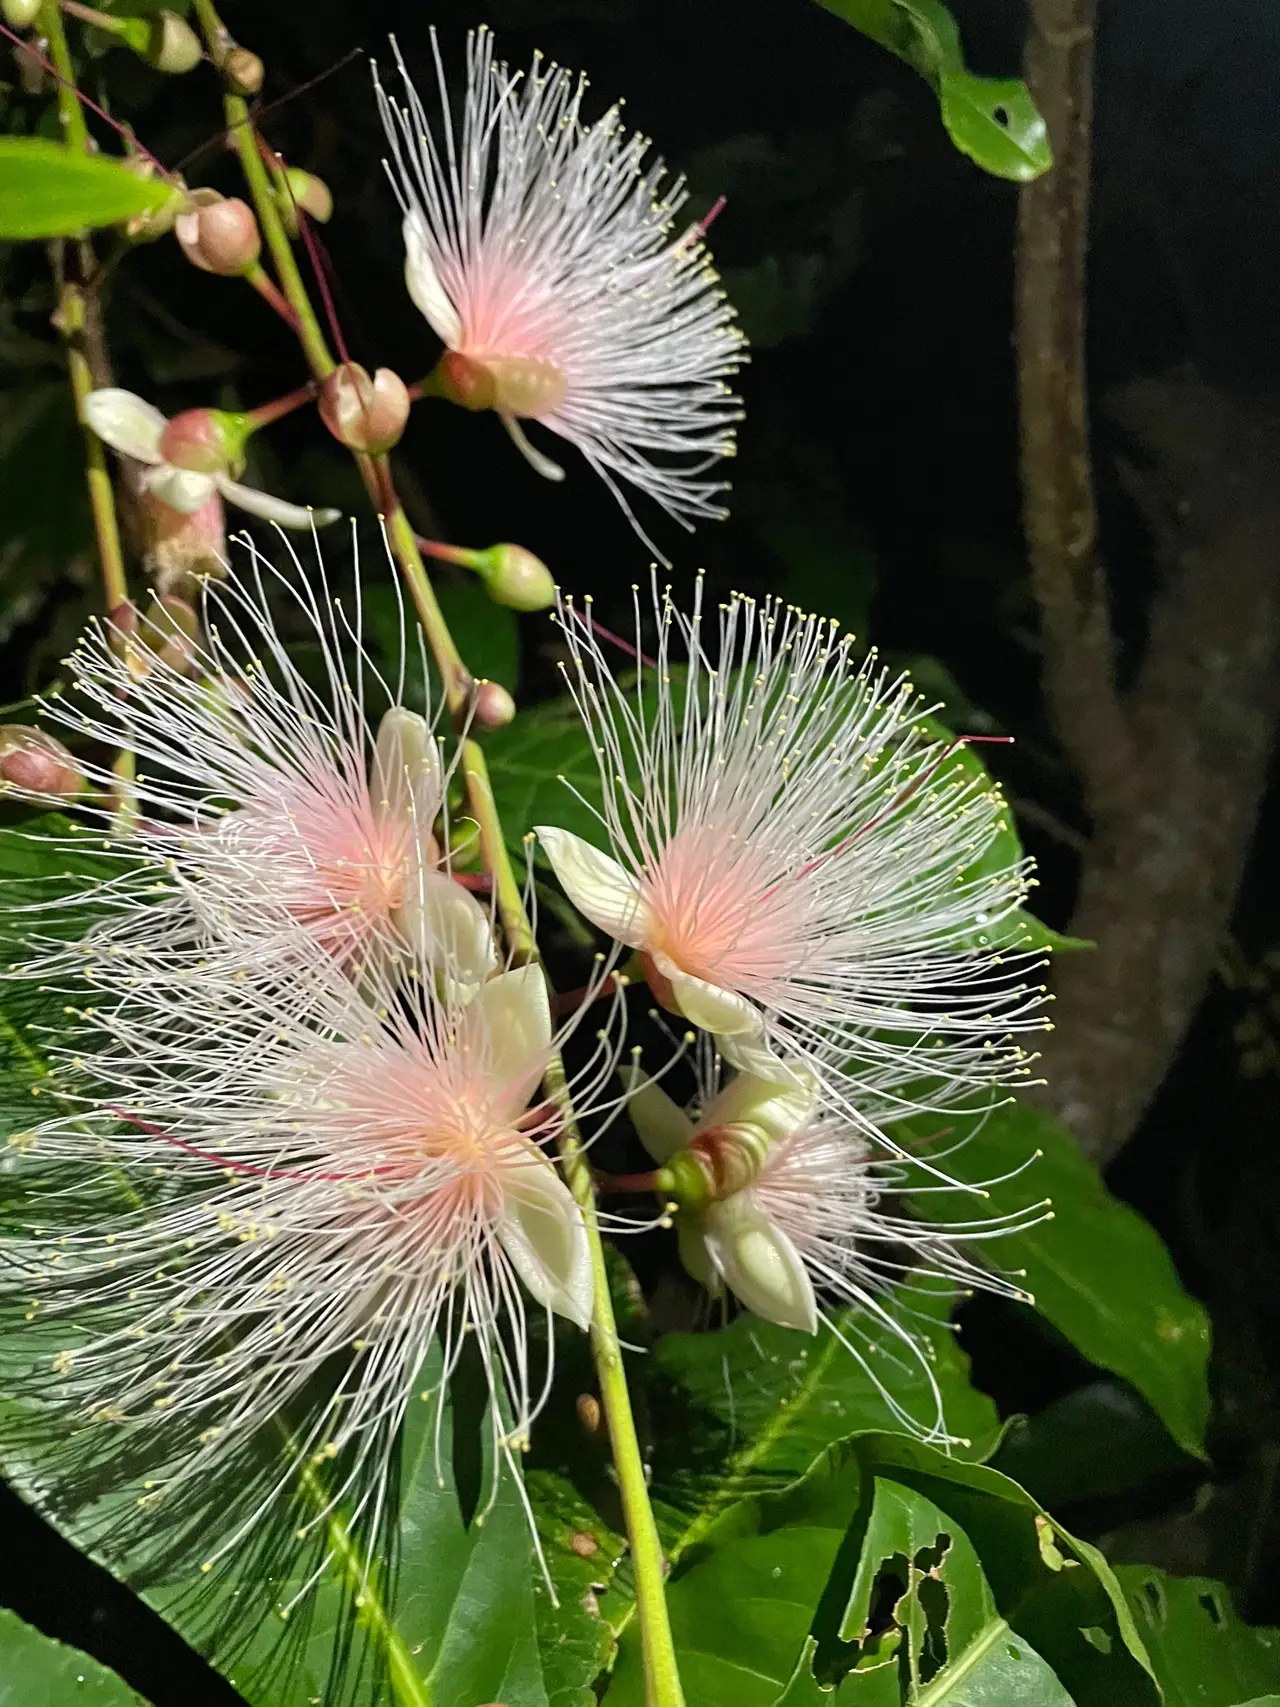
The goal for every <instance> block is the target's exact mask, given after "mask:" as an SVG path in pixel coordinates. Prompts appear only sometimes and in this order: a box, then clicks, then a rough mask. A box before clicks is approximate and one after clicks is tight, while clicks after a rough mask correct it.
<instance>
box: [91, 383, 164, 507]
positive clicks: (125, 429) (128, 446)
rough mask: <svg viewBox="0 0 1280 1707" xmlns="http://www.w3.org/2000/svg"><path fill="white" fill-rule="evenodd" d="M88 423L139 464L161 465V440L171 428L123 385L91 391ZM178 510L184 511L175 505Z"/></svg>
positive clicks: (154, 409) (153, 407)
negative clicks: (134, 458)
mask: <svg viewBox="0 0 1280 1707" xmlns="http://www.w3.org/2000/svg"><path fill="white" fill-rule="evenodd" d="M84 422H85V425H86V426H87V427H88V428H89V429H90V431H91V432H95V433H96V434H97V435H98V437H99V438H100V439H102V440H103V442H104V443H106V444H109V445H110V446H111V448H112V450H118V451H123V453H124V454H125V456H132V457H136V458H137V460H138V461H139V462H152V463H155V462H159V461H160V460H161V457H160V440H161V439H162V438H163V437H164V430H165V428H166V427H167V426H168V425H169V423H168V420H167V419H166V418H165V416H163V415H162V414H161V413H160V411H159V410H158V409H157V408H156V407H155V406H154V404H151V403H148V402H147V401H146V399H145V398H142V397H135V396H134V394H133V392H132V391H122V390H121V389H120V387H119V386H116V385H107V386H103V387H102V389H101V390H99V391H91V392H90V393H89V395H88V396H87V397H86V398H85V400H84ZM174 508H175V509H178V508H180V506H179V505H176V504H175V505H174Z"/></svg>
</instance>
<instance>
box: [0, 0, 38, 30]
mask: <svg viewBox="0 0 1280 1707" xmlns="http://www.w3.org/2000/svg"><path fill="white" fill-rule="evenodd" d="M40 6H41V0H0V16H2V17H3V18H4V21H5V23H6V24H8V26H9V28H10V29H11V30H29V29H30V28H31V26H32V24H34V23H35V21H36V19H37V18H38V17H39V15H40Z"/></svg>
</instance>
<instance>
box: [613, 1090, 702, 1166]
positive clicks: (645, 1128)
mask: <svg viewBox="0 0 1280 1707" xmlns="http://www.w3.org/2000/svg"><path fill="white" fill-rule="evenodd" d="M622 1080H623V1083H624V1084H625V1085H626V1087H627V1113H628V1114H629V1115H630V1116H631V1122H632V1125H633V1126H634V1127H635V1129H636V1133H637V1134H638V1136H639V1139H640V1142H641V1143H642V1144H643V1145H644V1147H645V1149H646V1150H647V1151H648V1152H649V1154H650V1155H651V1156H652V1157H653V1159H654V1161H655V1162H657V1163H658V1165H659V1167H661V1166H662V1165H663V1163H665V1162H669V1161H670V1160H671V1158H672V1156H674V1155H676V1154H678V1153H679V1151H681V1150H684V1149H686V1148H687V1147H688V1145H689V1144H690V1142H691V1141H692V1139H693V1135H694V1131H695V1128H694V1124H693V1122H692V1121H691V1120H690V1119H689V1116H688V1115H687V1114H686V1113H685V1112H684V1110H683V1109H682V1108H681V1107H680V1105H679V1103H678V1102H676V1101H674V1099H673V1098H671V1097H669V1096H668V1095H667V1093H666V1091H664V1090H663V1088H662V1086H661V1085H660V1084H658V1082H657V1080H656V1079H651V1078H649V1077H648V1075H647V1074H646V1073H645V1072H644V1071H643V1069H642V1068H640V1067H626V1068H624V1069H623V1072H622Z"/></svg>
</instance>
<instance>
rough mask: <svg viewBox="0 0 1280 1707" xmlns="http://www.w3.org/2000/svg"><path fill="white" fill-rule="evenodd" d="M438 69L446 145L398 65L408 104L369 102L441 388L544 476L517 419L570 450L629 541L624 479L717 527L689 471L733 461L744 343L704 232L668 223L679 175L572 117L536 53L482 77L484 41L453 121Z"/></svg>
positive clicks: (572, 101) (478, 41)
mask: <svg viewBox="0 0 1280 1707" xmlns="http://www.w3.org/2000/svg"><path fill="white" fill-rule="evenodd" d="M432 42H433V46H435V36H434V32H433V35H432ZM435 55H436V72H437V81H438V83H439V90H440V102H441V106H442V108H443V112H444V123H443V130H442V134H443V142H440V141H438V140H437V133H436V132H435V131H434V130H433V128H432V124H431V121H430V119H429V118H428V116H427V112H426V109H425V106H424V104H423V102H422V100H421V99H420V97H419V96H418V94H417V92H416V91H415V90H414V88H413V86H412V84H411V83H410V81H409V78H408V74H407V73H406V72H404V67H403V65H401V67H400V69H401V72H402V74H403V75H404V80H405V87H406V94H405V104H404V106H400V105H398V104H397V103H396V102H395V101H393V100H392V99H391V98H390V97H389V96H388V95H387V94H386V93H385V91H384V90H383V89H382V88H381V86H379V88H378V100H379V104H380V106H381V109H382V116H383V122H384V124H385V126H386V131H387V136H388V138H389V141H390V144H391V149H392V153H393V156H394V170H393V172H392V182H393V184H394V186H395V190H396V195H397V197H398V199H399V202H400V206H401V208H402V210H403V213H404V240H405V250H406V262H405V277H406V280H407V283H408V287H409V293H410V295H411V296H412V298H413V300H414V302H415V303H416V305H417V307H418V308H419V309H420V310H421V312H422V314H423V315H424V316H425V318H426V319H427V320H428V322H429V323H430V325H431V326H432V328H433V329H434V330H435V331H436V333H438V335H439V336H440V337H441V338H442V339H443V341H444V343H445V345H446V346H447V352H448V353H447V354H446V356H445V358H444V361H443V362H442V363H441V366H440V369H439V370H438V372H437V376H436V383H437V386H438V389H440V390H441V391H442V392H443V393H444V394H445V395H447V396H450V397H452V398H453V399H454V401H456V402H461V403H464V404H465V405H466V406H468V407H471V408H492V409H494V410H496V411H497V413H498V414H499V415H500V417H501V418H502V420H503V422H504V423H505V425H506V427H507V429H508V431H509V432H510V433H511V435H512V437H513V439H514V440H515V441H516V443H517V444H518V445H519V447H520V448H521V450H522V451H523V452H524V454H525V455H526V456H527V457H528V459H529V460H530V462H531V463H532V464H533V466H534V467H535V468H537V469H538V470H539V471H540V472H541V473H543V474H545V475H547V476H549V477H550V478H553V479H560V478H562V470H560V469H559V468H558V467H557V466H556V464H555V463H553V462H551V461H550V460H549V459H548V458H547V457H546V456H544V455H543V454H542V452H540V451H538V450H535V449H534V447H533V446H531V445H530V444H529V442H528V440H527V438H526V437H525V435H524V432H523V430H522V428H521V425H520V422H521V421H522V420H534V421H537V422H539V423H540V424H541V425H542V426H545V427H546V428H547V429H548V430H549V431H551V432H554V433H558V434H559V435H560V436H561V437H562V438H565V439H567V440H568V441H569V442H570V443H571V444H574V445H576V446H577V447H578V449H579V450H580V451H581V452H582V454H583V456H584V457H585V458H586V459H587V461H588V462H589V463H590V464H591V466H592V467H593V468H594V469H595V470H596V471H597V473H598V474H600V475H601V477H602V478H603V479H604V480H605V482H606V483H607V485H608V486H609V488H610V490H611V491H612V492H613V493H614V495H615V496H616V497H617V499H618V501H619V502H620V503H621V504H622V507H623V509H624V510H626V512H627V515H628V516H629V517H631V519H632V522H633V524H634V525H636V526H637V529H638V531H641V533H642V537H643V530H641V529H640V528H639V524H638V523H636V522H635V518H634V516H633V515H632V512H631V509H630V506H629V505H628V503H627V499H626V497H625V496H624V494H623V491H622V486H623V485H624V484H625V485H629V486H633V487H635V488H636V489H637V490H639V491H641V492H644V493H645V494H646V495H647V496H648V497H650V498H652V499H653V500H654V501H655V502H656V503H658V504H660V505H661V506H662V508H663V509H664V510H665V511H666V512H667V513H668V514H669V515H671V516H673V517H674V518H675V519H676V520H677V521H679V522H680V523H682V524H683V525H684V526H687V527H688V526H692V524H693V521H694V520H696V519H698V518H700V517H706V516H718V515H722V514H723V513H724V512H723V510H722V509H721V508H720V507H719V505H718V504H717V502H716V498H717V495H718V494H719V493H720V492H721V491H723V490H724V484H723V482H716V481H714V480H708V479H706V478H704V476H705V474H706V471H707V470H708V469H709V468H710V467H711V466H712V464H713V463H715V461H716V460H717V459H718V458H720V457H724V456H729V455H732V453H733V448H734V423H735V422H736V421H737V420H738V419H739V418H740V414H741V410H740V408H739V405H738V402H737V399H736V398H735V397H734V396H733V395H732V393H731V392H730V391H729V388H728V387H727V385H726V384H725V380H726V378H727V376H729V375H730V374H732V373H733V372H734V371H735V370H736V369H737V368H738V366H739V365H740V364H741V362H742V361H743V359H744V355H743V344H742V338H741V336H740V334H739V333H738V331H737V329H736V327H735V326H734V325H733V320H732V312H731V310H730V309H729V307H728V305H727V304H726V303H725V301H724V299H723V296H722V294H721V292H720V290H719V287H718V283H717V280H716V276H715V273H714V272H713V271H712V268H711V264H710V261H709V259H708V257H707V253H706V249H705V246H704V244H703V241H702V233H701V230H700V229H699V227H698V226H696V225H692V226H687V227H686V228H685V229H684V230H683V231H677V230H676V228H675V226H674V224H673V220H674V216H675V215H676V214H677V212H678V211H679V209H680V208H681V207H682V206H683V204H684V202H685V200H686V191H685V187H684V183H683V180H677V181H676V182H675V183H672V184H667V183H665V182H664V179H665V172H664V169H663V167H662V165H661V163H660V162H658V163H656V164H650V165H647V166H646V165H645V163H644V156H645V154H646V152H647V149H648V142H647V139H646V138H644V137H641V136H635V135H628V134H627V132H626V131H625V130H624V129H623V127H622V124H621V121H620V118H619V114H618V108H617V107H612V108H610V110H609V111H608V112H606V113H605V114H604V115H603V116H602V117H601V118H599V119H596V120H595V121H594V122H592V123H590V124H588V123H586V122H584V120H583V118H582V115H581V105H582V98H583V93H584V90H585V82H584V80H583V79H576V80H575V78H574V77H573V76H572V75H571V74H570V73H569V72H568V71H565V70H563V69H562V68H561V67H559V66H554V65H546V64H544V63H543V61H542V60H541V59H540V58H537V57H535V59H534V62H533V65H532V67H531V68H530V70H529V72H528V74H527V75H522V74H521V73H518V72H517V73H513V72H511V71H509V70H508V69H507V67H506V66H505V65H503V64H501V63H497V64H495V63H494V60H493V41H492V37H491V36H490V34H489V32H488V30H486V29H484V28H481V29H479V30H477V31H476V32H474V33H473V34H472V35H470V36H469V37H468V44H467V90H466V95H465V98H464V102H463V107H462V112H461V115H460V120H459V121H458V122H455V119H454V115H453V111H452V109H451V107H450V104H449V97H448V92H447V89H446V85H445V78H444V69H443V65H442V64H441V60H440V53H439V49H438V47H436V48H435Z"/></svg>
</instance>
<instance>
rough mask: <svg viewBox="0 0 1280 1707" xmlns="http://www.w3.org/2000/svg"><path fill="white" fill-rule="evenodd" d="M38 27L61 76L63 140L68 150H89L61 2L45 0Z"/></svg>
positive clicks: (60, 93)
mask: <svg viewBox="0 0 1280 1707" xmlns="http://www.w3.org/2000/svg"><path fill="white" fill-rule="evenodd" d="M37 28H38V30H39V32H40V34H41V35H42V36H43V37H44V39H45V41H46V42H47V43H48V44H49V58H50V59H51V60H52V61H53V69H54V70H55V71H56V72H57V74H58V122H59V123H60V124H61V126H62V140H63V141H64V142H65V143H66V145H67V147H68V148H79V149H87V148H88V146H89V129H88V126H87V125H86V124H85V122H84V109H83V108H82V107H81V105H80V96H79V95H78V94H77V92H76V74H75V68H74V66H73V65H72V63H71V53H70V50H69V49H68V47H67V34H66V31H65V30H64V29H63V27H62V13H61V12H60V11H59V9H58V0H44V6H43V7H42V9H41V12H40V21H39V24H38V25H37Z"/></svg>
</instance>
